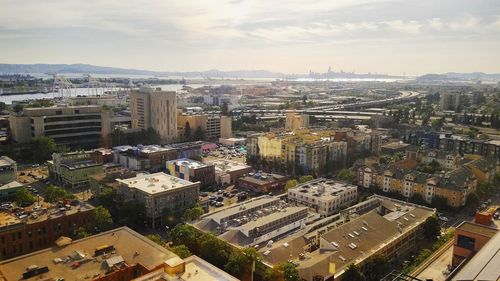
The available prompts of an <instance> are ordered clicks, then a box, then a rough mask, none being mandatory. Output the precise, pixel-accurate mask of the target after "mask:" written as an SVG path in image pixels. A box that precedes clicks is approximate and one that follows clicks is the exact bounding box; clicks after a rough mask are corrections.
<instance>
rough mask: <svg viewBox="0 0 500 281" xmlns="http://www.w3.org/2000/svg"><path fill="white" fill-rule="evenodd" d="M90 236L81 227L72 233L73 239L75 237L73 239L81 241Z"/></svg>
mask: <svg viewBox="0 0 500 281" xmlns="http://www.w3.org/2000/svg"><path fill="white" fill-rule="evenodd" d="M91 235H92V234H90V233H89V232H87V230H86V229H85V228H84V227H81V226H80V227H79V228H77V229H76V230H75V231H74V237H75V239H83V238H85V237H89V236H91Z"/></svg>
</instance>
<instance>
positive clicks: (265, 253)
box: [263, 250, 271, 256]
mask: <svg viewBox="0 0 500 281" xmlns="http://www.w3.org/2000/svg"><path fill="white" fill-rule="evenodd" d="M270 253H271V251H269V250H267V251H265V252H264V253H263V255H264V256H267V255H269V254H270Z"/></svg>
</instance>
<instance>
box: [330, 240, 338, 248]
mask: <svg viewBox="0 0 500 281" xmlns="http://www.w3.org/2000/svg"><path fill="white" fill-rule="evenodd" d="M331 243H332V245H333V246H335V247H337V248H338V247H339V243H337V242H335V241H332V242H331Z"/></svg>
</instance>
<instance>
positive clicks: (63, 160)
mask: <svg viewBox="0 0 500 281" xmlns="http://www.w3.org/2000/svg"><path fill="white" fill-rule="evenodd" d="M47 169H48V170H49V177H50V178H52V179H54V180H56V181H58V182H60V183H61V184H62V186H64V187H70V188H78V187H87V186H88V185H89V176H91V175H95V174H100V173H102V172H103V171H104V170H103V164H102V163H97V162H95V161H94V160H92V156H91V152H90V151H76V152H69V153H54V154H52V160H49V161H47Z"/></svg>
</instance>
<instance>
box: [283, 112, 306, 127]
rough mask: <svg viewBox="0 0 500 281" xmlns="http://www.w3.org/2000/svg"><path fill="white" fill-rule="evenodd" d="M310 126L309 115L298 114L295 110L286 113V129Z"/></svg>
mask: <svg viewBox="0 0 500 281" xmlns="http://www.w3.org/2000/svg"><path fill="white" fill-rule="evenodd" d="M307 128H309V115H307V114H300V115H299V114H297V113H295V112H287V113H286V121H285V130H286V131H293V130H299V129H307Z"/></svg>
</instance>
